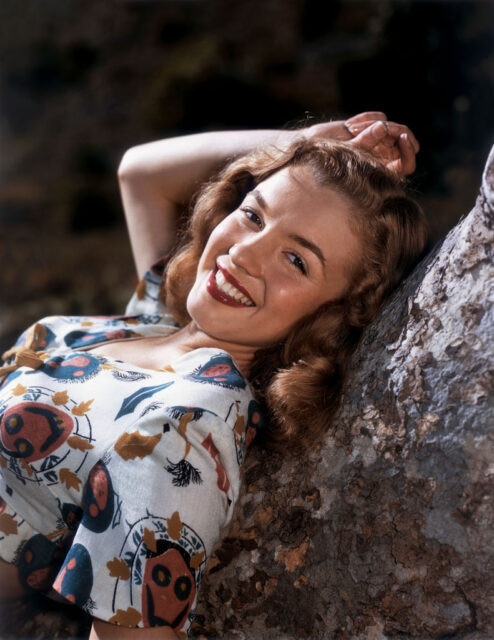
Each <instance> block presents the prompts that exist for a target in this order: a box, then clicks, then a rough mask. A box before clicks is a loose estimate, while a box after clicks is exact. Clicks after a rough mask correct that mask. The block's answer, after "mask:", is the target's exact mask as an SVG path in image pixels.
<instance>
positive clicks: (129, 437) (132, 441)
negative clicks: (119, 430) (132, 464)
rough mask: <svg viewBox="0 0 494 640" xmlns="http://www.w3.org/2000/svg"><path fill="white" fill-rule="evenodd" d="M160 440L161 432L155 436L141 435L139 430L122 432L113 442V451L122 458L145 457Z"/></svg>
mask: <svg viewBox="0 0 494 640" xmlns="http://www.w3.org/2000/svg"><path fill="white" fill-rule="evenodd" d="M160 440H161V433H159V434H158V435H156V436H143V435H142V433H139V431H133V432H132V433H124V434H122V435H121V436H120V438H119V439H118V440H117V441H116V443H115V451H116V452H117V453H118V455H119V456H120V457H121V458H123V459H124V460H134V458H145V457H146V456H148V455H149V454H150V453H152V452H153V449H154V447H155V446H156V445H157V444H158V442H159V441H160Z"/></svg>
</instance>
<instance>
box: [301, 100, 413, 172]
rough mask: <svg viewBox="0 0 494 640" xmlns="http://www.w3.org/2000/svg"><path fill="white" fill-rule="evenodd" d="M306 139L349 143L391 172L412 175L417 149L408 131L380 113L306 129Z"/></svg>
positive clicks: (325, 123)
mask: <svg viewBox="0 0 494 640" xmlns="http://www.w3.org/2000/svg"><path fill="white" fill-rule="evenodd" d="M306 135H307V136H308V137H318V138H328V139H330V140H343V141H348V142H350V144H352V145H353V146H355V147H357V148H360V149H365V150H367V151H369V152H370V153H372V154H373V155H374V156H376V157H377V158H378V159H379V160H381V162H382V163H383V164H384V165H385V166H386V167H387V168H388V169H390V170H391V171H394V172H395V173H397V174H399V175H402V176H406V175H409V174H410V173H413V172H414V171H415V166H416V165H415V155H416V154H417V153H418V151H419V149H420V146H419V143H418V142H417V139H416V138H415V136H414V135H413V133H412V132H411V131H410V129H409V128H408V127H407V126H405V125H402V124H398V123H396V122H388V121H387V117H386V114H385V113H383V112H382V111H366V112H364V113H359V114H358V115H356V116H353V117H352V118H349V119H348V120H346V121H343V120H338V121H335V122H324V123H321V124H315V125H312V126H311V127H308V128H307V129H306Z"/></svg>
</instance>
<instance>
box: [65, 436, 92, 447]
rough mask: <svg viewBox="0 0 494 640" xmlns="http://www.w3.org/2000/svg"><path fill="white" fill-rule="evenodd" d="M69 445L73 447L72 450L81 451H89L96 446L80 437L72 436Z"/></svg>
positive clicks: (68, 441)
mask: <svg viewBox="0 0 494 640" xmlns="http://www.w3.org/2000/svg"><path fill="white" fill-rule="evenodd" d="M67 444H68V445H69V447H72V449H78V450H79V451H87V450H88V449H93V448H94V445H92V444H91V443H90V442H88V441H87V440H85V439H84V438H81V437H80V436H70V438H69V439H68V440H67Z"/></svg>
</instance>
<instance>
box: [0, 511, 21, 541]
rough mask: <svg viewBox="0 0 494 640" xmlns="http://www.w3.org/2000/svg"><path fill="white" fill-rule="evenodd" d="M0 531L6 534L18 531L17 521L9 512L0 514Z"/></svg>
mask: <svg viewBox="0 0 494 640" xmlns="http://www.w3.org/2000/svg"><path fill="white" fill-rule="evenodd" d="M0 531H1V532H2V533H5V535H6V536H9V535H10V534H12V533H17V522H16V521H15V520H14V518H13V517H12V516H11V515H10V514H9V513H2V515H0Z"/></svg>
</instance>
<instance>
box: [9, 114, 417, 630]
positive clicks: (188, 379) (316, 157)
mask: <svg viewBox="0 0 494 640" xmlns="http://www.w3.org/2000/svg"><path fill="white" fill-rule="evenodd" d="M383 120H386V117H385V115H384V114H381V113H373V112H369V113H365V114H360V115H359V116H356V117H354V118H352V119H350V120H349V121H347V122H346V123H342V122H333V123H326V124H321V125H316V126H313V127H310V128H308V129H305V130H302V131H301V132H279V131H257V132H222V133H209V134H200V135H195V136H186V137H184V138H174V139H171V140H167V141H159V142H156V143H150V144H149V145H143V146H141V147H136V148H134V149H131V150H130V151H129V152H127V154H126V155H125V157H124V159H123V161H122V164H121V167H120V171H119V177H120V185H121V192H122V198H123V203H124V209H125V213H126V216H127V222H128V227H129V232H130V237H131V243H132V246H133V250H134V255H135V259H136V265H137V269H138V273H139V274H140V275H141V276H143V275H144V278H143V280H142V281H141V283H140V284H139V286H138V288H137V291H136V294H135V295H134V297H133V299H132V300H131V302H130V304H129V306H128V308H127V311H126V314H125V315H123V316H117V317H78V318H71V317H50V318H44V319H43V320H41V321H40V322H39V323H36V324H35V325H34V326H33V327H31V328H30V329H29V330H28V331H26V332H25V333H24V334H23V335H22V336H21V337H20V338H19V341H18V342H17V344H16V345H15V346H14V347H13V348H12V349H10V350H9V351H8V352H6V353H5V354H4V360H5V366H4V367H3V368H2V369H0V378H1V379H3V382H2V383H1V385H0V406H1V412H0V469H1V471H2V478H1V482H0V499H1V500H0V518H1V519H2V520H1V522H2V527H1V535H0V558H1V561H0V584H2V585H4V587H3V588H2V591H1V593H0V595H1V597H2V599H4V600H5V599H8V598H9V597H18V596H19V594H20V593H23V592H24V591H25V590H26V589H30V590H36V591H41V592H48V594H49V595H50V594H51V595H53V594H54V593H56V594H58V596H57V597H62V598H64V599H65V600H66V601H67V602H70V603H72V604H75V605H76V606H78V607H81V608H82V609H84V610H85V611H87V612H89V613H90V614H91V615H92V616H93V617H94V625H93V631H92V637H93V638H112V637H117V636H118V637H121V638H124V637H125V638H134V637H136V638H137V637H143V634H144V637H163V638H166V637H177V635H178V636H179V637H181V636H184V635H185V633H186V632H187V630H188V628H189V626H190V624H191V621H192V619H193V615H194V613H193V612H194V607H195V603H196V601H197V594H198V588H199V585H200V582H201V579H202V577H203V576H204V574H205V572H206V569H207V560H208V558H209V556H210V555H211V553H212V551H213V549H214V547H215V545H216V544H217V543H218V541H219V540H220V539H221V536H222V534H223V533H224V531H225V527H226V526H227V525H228V523H229V521H230V519H231V517H232V512H233V508H234V505H235V502H236V500H237V497H238V493H239V490H240V489H239V487H240V467H241V465H242V462H243V460H244V456H245V452H246V448H247V447H248V445H249V443H250V442H251V441H252V439H253V438H254V437H255V436H256V435H258V437H259V439H260V440H263V441H264V442H265V443H266V444H268V443H271V444H272V445H276V446H279V447H285V448H289V447H290V448H300V447H305V446H310V445H311V444H312V443H314V442H316V441H317V439H318V438H319V437H320V436H321V434H322V432H323V431H324V429H325V428H327V426H328V424H329V421H330V420H331V415H332V412H333V410H334V408H335V406H336V404H337V401H338V394H339V389H340V386H341V382H342V379H343V376H344V372H345V363H346V362H347V359H348V355H349V353H350V351H351V349H352V348H353V346H354V344H355V342H356V340H357V338H358V335H359V332H360V330H361V328H362V327H363V326H364V325H365V324H367V323H368V322H369V321H370V320H371V319H372V317H373V316H374V315H375V314H376V312H377V310H378V309H379V307H380V305H381V304H382V301H383V299H384V297H385V296H386V295H387V294H388V293H389V292H390V291H391V290H392V289H393V287H394V286H395V285H396V283H397V282H398V281H399V280H400V278H401V277H402V276H403V275H404V274H405V273H406V272H407V270H408V269H410V267H411V266H412V265H413V263H414V261H415V260H416V258H417V256H418V255H419V254H420V252H421V250H422V248H423V246H424V243H425V222H424V218H423V215H422V212H421V210H420V209H419V207H418V206H417V204H416V203H415V202H414V201H413V200H412V199H410V198H409V196H408V195H407V194H406V192H405V190H404V186H403V182H402V177H401V176H402V175H403V174H406V173H409V172H411V171H412V170H413V168H414V166H415V153H416V152H417V150H418V145H417V143H416V141H415V139H414V138H413V134H411V132H410V131H409V130H408V129H407V128H406V127H404V126H403V125H398V124H396V123H391V122H386V123H384V122H383ZM227 160H228V161H229V162H227ZM225 163H226V166H225ZM222 167H223V168H222ZM219 169H221V172H220V173H219V175H218V176H217V177H216V178H214V179H212V180H210V178H211V175H214V174H215V173H216V172H217V171H218V170H219ZM208 180H210V181H209V182H208ZM203 183H204V186H203V187H202V188H201V191H200V193H199V195H198V197H197V198H196V200H195V204H194V206H193V211H192V214H191V216H190V220H189V222H188V224H187V228H186V229H185V230H184V231H183V232H182V233H181V234H180V235H181V238H180V243H179V247H178V249H177V250H175V251H173V252H172V257H171V259H170V260H169V261H168V264H167V266H166V269H165V270H164V271H163V266H164V264H165V262H166V261H165V262H164V261H161V263H160V265H161V266H158V265H155V266H154V267H153V268H151V269H150V270H148V267H149V266H150V265H151V264H152V263H154V262H155V260H156V259H157V258H159V257H160V256H161V255H163V254H164V253H165V252H166V251H169V249H170V248H171V247H173V246H174V245H175V242H176V236H177V235H178V234H177V219H178V217H179V213H180V208H181V206H182V205H185V204H187V203H188V202H189V200H190V198H191V196H192V194H193V192H194V191H195V190H196V189H197V187H199V186H200V185H201V184H203Z"/></svg>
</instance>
